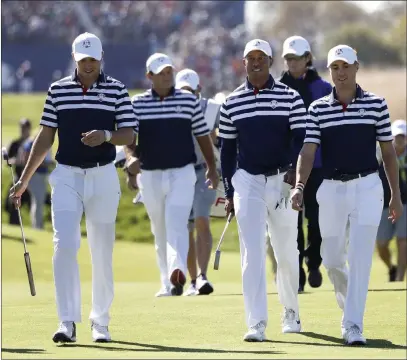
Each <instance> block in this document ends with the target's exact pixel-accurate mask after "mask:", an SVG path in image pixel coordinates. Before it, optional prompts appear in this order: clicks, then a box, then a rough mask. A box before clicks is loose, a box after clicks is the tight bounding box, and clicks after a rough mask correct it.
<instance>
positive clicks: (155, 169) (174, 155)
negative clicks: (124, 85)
mask: <svg viewBox="0 0 407 360" xmlns="http://www.w3.org/2000/svg"><path fill="white" fill-rule="evenodd" d="M173 68H174V66H173V63H172V61H171V59H170V58H169V57H168V56H167V55H165V54H162V53H156V54H153V55H151V56H150V57H149V58H148V59H147V62H146V70H147V77H148V79H149V80H150V81H151V83H152V88H151V89H149V90H147V91H146V92H144V93H143V94H140V95H135V96H134V97H133V98H132V105H133V110H134V113H135V115H136V118H137V120H138V122H139V126H138V127H137V128H136V131H137V133H138V136H137V137H138V145H137V148H136V142H134V143H133V144H132V146H130V147H126V148H125V152H126V158H127V159H128V161H127V164H126V169H127V174H128V182H129V184H130V185H131V186H132V187H133V188H135V189H136V188H137V187H139V188H140V194H141V196H142V199H143V202H144V205H145V207H146V209H147V213H148V216H149V218H150V221H151V230H152V233H153V234H154V239H155V248H156V252H157V262H158V266H159V269H160V275H161V288H160V290H159V291H158V292H157V293H156V296H157V297H162V296H169V295H174V296H180V295H182V294H183V292H184V285H185V282H186V276H185V274H186V270H187V254H188V248H189V240H188V229H187V226H188V218H189V215H190V212H191V208H192V204H193V199H194V193H195V183H196V180H197V179H196V172H195V169H194V165H195V164H196V161H197V157H196V154H195V149H194V142H193V137H195V138H196V141H197V143H198V144H199V147H200V150H201V151H202V154H203V158H204V159H202V161H204V162H205V164H206V167H205V170H204V171H205V174H204V176H205V180H206V181H207V184H206V185H207V186H212V187H213V188H214V189H216V187H217V184H218V182H219V175H218V173H217V170H216V161H215V156H214V152H213V143H212V140H211V137H210V129H209V128H208V126H207V124H206V122H205V118H204V114H203V112H202V109H201V104H200V100H199V99H198V98H197V97H196V96H195V95H194V94H191V93H190V92H188V91H185V90H180V89H176V88H175V86H174V85H175V84H174V69H173ZM194 85H195V84H194ZM194 85H193V86H194ZM140 170H141V171H140Z"/></svg>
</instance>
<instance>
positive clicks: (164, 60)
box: [146, 53, 174, 74]
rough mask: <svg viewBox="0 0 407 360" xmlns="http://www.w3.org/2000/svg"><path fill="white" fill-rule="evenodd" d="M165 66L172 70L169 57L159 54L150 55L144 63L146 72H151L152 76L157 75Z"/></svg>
mask: <svg viewBox="0 0 407 360" xmlns="http://www.w3.org/2000/svg"><path fill="white" fill-rule="evenodd" d="M167 66H171V67H172V68H174V65H173V64H172V61H171V59H170V58H169V56H167V55H165V54H161V53H155V54H153V55H151V56H150V57H149V58H148V59H147V61H146V68H147V72H150V71H151V72H153V74H159V73H160V72H161V71H162V70H163V69H164V68H166V67H167Z"/></svg>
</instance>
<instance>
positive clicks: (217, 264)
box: [213, 250, 220, 270]
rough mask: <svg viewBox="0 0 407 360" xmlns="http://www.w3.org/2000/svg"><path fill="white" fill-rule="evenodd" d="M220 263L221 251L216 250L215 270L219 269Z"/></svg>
mask: <svg viewBox="0 0 407 360" xmlns="http://www.w3.org/2000/svg"><path fill="white" fill-rule="evenodd" d="M219 262H220V250H216V252H215V261H214V263H213V268H214V269H215V270H218V269H219Z"/></svg>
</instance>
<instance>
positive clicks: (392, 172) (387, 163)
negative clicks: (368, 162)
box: [380, 141, 400, 197]
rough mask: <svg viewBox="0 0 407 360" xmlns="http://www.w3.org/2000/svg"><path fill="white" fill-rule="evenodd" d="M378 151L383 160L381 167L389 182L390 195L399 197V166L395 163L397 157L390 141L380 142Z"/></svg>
mask: <svg viewBox="0 0 407 360" xmlns="http://www.w3.org/2000/svg"><path fill="white" fill-rule="evenodd" d="M380 149H381V152H382V158H383V167H384V171H385V173H386V177H387V180H388V182H389V186H390V191H391V195H392V197H393V196H400V186H399V166H398V163H397V155H396V151H395V150H394V146H393V143H392V142H391V141H386V142H380Z"/></svg>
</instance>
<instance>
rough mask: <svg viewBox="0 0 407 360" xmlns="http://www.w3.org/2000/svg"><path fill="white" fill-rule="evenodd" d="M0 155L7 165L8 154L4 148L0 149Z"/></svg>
mask: <svg viewBox="0 0 407 360" xmlns="http://www.w3.org/2000/svg"><path fill="white" fill-rule="evenodd" d="M1 155H2V157H3V160H5V161H7V163H8V152H7V149H6V148H5V147H2V148H1Z"/></svg>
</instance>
